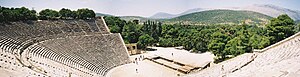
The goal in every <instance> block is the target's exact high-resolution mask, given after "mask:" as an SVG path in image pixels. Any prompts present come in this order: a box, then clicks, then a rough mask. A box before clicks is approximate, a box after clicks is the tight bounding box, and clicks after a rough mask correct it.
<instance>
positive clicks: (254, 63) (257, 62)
mask: <svg viewBox="0 0 300 77" xmlns="http://www.w3.org/2000/svg"><path fill="white" fill-rule="evenodd" d="M243 55H244V56H245V55H247V54H243ZM243 55H242V56H243ZM255 55H256V56H252V58H253V57H254V58H253V59H252V60H251V59H250V60H249V56H248V57H239V56H238V57H235V58H233V59H231V60H229V61H225V62H222V63H220V64H218V65H215V66H212V67H209V68H207V69H204V70H202V71H199V72H196V73H194V74H190V75H186V76H187V77H201V76H202V77H207V76H211V77H220V76H228V77H273V76H274V77H279V76H292V77H293V76H299V75H300V74H299V72H300V61H299V59H300V56H299V55H300V32H299V33H297V34H295V35H293V36H291V37H289V38H287V39H285V40H283V41H280V42H278V43H276V44H274V45H271V46H269V47H267V48H265V49H262V50H259V53H255ZM250 57H251V56H250ZM222 65H223V67H222ZM236 67H238V68H236ZM222 68H223V69H222ZM297 72H298V74H297Z"/></svg>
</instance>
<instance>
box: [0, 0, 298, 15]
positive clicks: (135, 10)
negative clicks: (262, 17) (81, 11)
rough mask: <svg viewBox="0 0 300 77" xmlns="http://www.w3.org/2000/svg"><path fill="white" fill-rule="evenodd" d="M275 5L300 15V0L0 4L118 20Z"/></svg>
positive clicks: (3, 0)
mask: <svg viewBox="0 0 300 77" xmlns="http://www.w3.org/2000/svg"><path fill="white" fill-rule="evenodd" d="M253 4H272V5H276V6H280V7H284V8H289V9H292V10H299V11H300V0H0V6H5V7H21V6H25V7H27V8H30V9H31V8H34V9H35V10H37V11H40V10H41V9H45V8H50V9H55V10H59V9H61V8H69V9H73V10H75V9H78V8H90V9H93V10H94V11H96V12H98V13H106V14H112V15H117V16H132V15H134V16H145V17H147V16H151V15H153V14H155V13H157V12H166V13H171V14H178V13H181V12H183V11H186V10H188V9H193V8H222V7H241V6H249V5H253Z"/></svg>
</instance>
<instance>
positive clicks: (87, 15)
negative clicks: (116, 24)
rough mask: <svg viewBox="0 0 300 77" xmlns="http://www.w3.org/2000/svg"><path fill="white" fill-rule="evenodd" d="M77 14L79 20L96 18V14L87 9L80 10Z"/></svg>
mask: <svg viewBox="0 0 300 77" xmlns="http://www.w3.org/2000/svg"><path fill="white" fill-rule="evenodd" d="M76 14H77V18H79V19H92V18H95V16H96V14H95V12H94V11H93V10H89V9H87V8H84V9H78V10H77V12H76Z"/></svg>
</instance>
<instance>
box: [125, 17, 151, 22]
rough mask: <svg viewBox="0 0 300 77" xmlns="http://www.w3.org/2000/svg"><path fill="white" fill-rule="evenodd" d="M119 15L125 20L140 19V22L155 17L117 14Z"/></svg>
mask: <svg viewBox="0 0 300 77" xmlns="http://www.w3.org/2000/svg"><path fill="white" fill-rule="evenodd" d="M119 17H120V18H121V19H122V20H125V21H132V20H140V22H145V21H147V20H156V19H152V18H146V17H141V16H119Z"/></svg>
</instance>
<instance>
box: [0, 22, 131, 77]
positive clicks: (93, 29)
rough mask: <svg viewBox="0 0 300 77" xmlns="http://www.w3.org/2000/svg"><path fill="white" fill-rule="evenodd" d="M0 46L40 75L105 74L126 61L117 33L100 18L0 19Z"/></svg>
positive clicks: (127, 60) (125, 54)
mask: <svg viewBox="0 0 300 77" xmlns="http://www.w3.org/2000/svg"><path fill="white" fill-rule="evenodd" d="M0 48H1V50H3V51H7V52H9V53H10V54H11V55H15V58H18V59H19V61H20V62H21V63H19V65H21V66H23V67H22V68H23V69H26V68H29V69H28V70H30V69H31V70H33V71H36V73H40V74H43V75H41V76H48V74H51V76H52V75H54V76H66V74H68V73H75V72H76V74H75V75H77V76H84V77H86V76H88V77H89V76H105V74H106V73H107V72H108V71H109V70H110V69H112V68H113V67H116V66H119V65H122V64H125V63H128V62H130V60H129V55H128V53H127V51H126V48H125V46H124V43H123V42H122V38H121V36H120V35H119V34H111V33H109V30H108V28H107V27H106V25H105V23H104V20H103V18H96V19H92V20H42V21H20V22H11V23H0ZM24 52H25V53H24ZM20 55H22V56H20ZM45 61H47V62H45ZM22 62H24V63H22ZM53 62H54V63H53ZM57 63H58V64H57ZM55 65H58V66H55ZM55 67H56V68H61V69H54V68H55ZM0 69H1V68H0ZM35 69H37V70H35ZM62 69H65V70H62ZM71 69H72V70H71ZM50 70H53V71H52V72H51V71H50ZM54 71H61V73H59V72H54ZM25 72H26V71H25ZM56 74H57V75H56ZM72 75H73V74H72ZM24 76H25V75H24Z"/></svg>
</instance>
